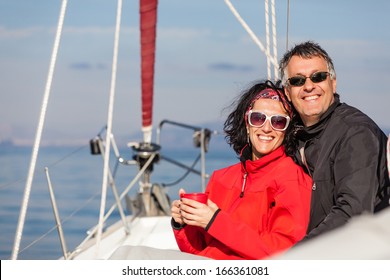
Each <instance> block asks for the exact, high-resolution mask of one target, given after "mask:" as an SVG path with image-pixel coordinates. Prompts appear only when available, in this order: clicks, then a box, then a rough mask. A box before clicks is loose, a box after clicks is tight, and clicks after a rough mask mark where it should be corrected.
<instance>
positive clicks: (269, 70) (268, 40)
mask: <svg viewBox="0 0 390 280" xmlns="http://www.w3.org/2000/svg"><path fill="white" fill-rule="evenodd" d="M268 6H269V2H268V0H265V1H264V13H265V15H264V18H265V39H266V44H267V52H270V39H269V36H270V35H269V9H268ZM267 75H268V80H271V61H270V58H269V57H268V56H267Z"/></svg>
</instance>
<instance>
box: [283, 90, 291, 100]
mask: <svg viewBox="0 0 390 280" xmlns="http://www.w3.org/2000/svg"><path fill="white" fill-rule="evenodd" d="M283 88H284V93H285V94H286V96H287V99H288V101H290V102H291V97H290V90H289V89H288V87H283Z"/></svg>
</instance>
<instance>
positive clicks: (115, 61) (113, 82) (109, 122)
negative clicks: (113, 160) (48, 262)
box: [96, 0, 122, 257]
mask: <svg viewBox="0 0 390 280" xmlns="http://www.w3.org/2000/svg"><path fill="white" fill-rule="evenodd" d="M121 16H122V0H118V6H117V17H116V26H115V39H114V51H113V61H112V76H111V87H110V97H109V105H108V116H107V134H106V150H105V155H104V168H103V179H102V197H101V204H100V214H99V223H98V227H97V236H96V257H98V255H99V247H100V241H101V238H102V232H103V223H104V210H105V207H106V197H107V185H108V172H109V161H110V153H111V134H112V120H113V111H114V97H115V86H116V73H117V65H118V49H119V35H120V25H121Z"/></svg>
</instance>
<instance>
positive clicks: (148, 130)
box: [140, 0, 158, 143]
mask: <svg viewBox="0 0 390 280" xmlns="http://www.w3.org/2000/svg"><path fill="white" fill-rule="evenodd" d="M157 2H158V0H140V33H141V91H142V131H143V133H144V142H145V143H151V138H152V117H153V89H154V88H153V85H154V62H155V53H156V22H157Z"/></svg>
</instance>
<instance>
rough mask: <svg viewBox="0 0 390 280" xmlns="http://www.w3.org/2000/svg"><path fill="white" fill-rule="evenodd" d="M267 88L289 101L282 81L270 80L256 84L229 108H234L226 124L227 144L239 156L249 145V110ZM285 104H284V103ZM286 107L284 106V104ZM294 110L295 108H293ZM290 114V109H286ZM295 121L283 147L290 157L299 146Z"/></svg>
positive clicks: (288, 131) (288, 129) (290, 126)
mask: <svg viewBox="0 0 390 280" xmlns="http://www.w3.org/2000/svg"><path fill="white" fill-rule="evenodd" d="M266 88H271V89H273V90H275V91H277V92H278V93H280V94H282V95H283V96H280V98H281V100H282V99H284V100H286V101H287V97H286V95H285V93H284V90H283V88H282V86H281V81H277V82H276V83H275V84H274V83H273V82H271V81H270V80H266V81H260V82H255V83H254V84H252V85H251V86H250V87H249V88H248V89H246V90H244V91H243V93H242V94H241V95H240V96H238V97H237V99H236V100H235V101H233V103H232V104H231V105H230V106H229V107H228V108H232V107H233V108H234V109H233V110H232V112H231V113H230V114H229V116H228V117H227V119H226V121H225V123H224V128H223V130H224V132H225V134H226V135H225V139H226V141H227V143H228V144H229V145H230V146H231V147H232V148H233V150H234V151H235V152H236V154H237V155H239V154H240V153H241V151H242V149H243V148H244V147H245V146H246V145H247V144H248V142H247V141H248V136H247V130H246V123H245V113H246V112H247V110H248V108H249V107H250V106H251V102H253V99H254V98H255V97H256V95H257V94H258V93H259V92H261V91H262V90H264V89H266ZM287 102H288V101H287ZM282 103H283V102H282ZM283 106H284V104H283ZM292 109H293V108H292ZM285 110H286V111H287V112H288V111H289V110H288V108H285ZM295 115H296V111H295V110H294V109H293V116H292V118H291V119H292V120H294V119H295V117H294V116H295ZM293 128H294V125H293V121H292V122H290V125H289V126H288V128H287V130H286V134H285V137H284V140H283V145H284V146H285V151H286V154H287V155H289V156H293V155H294V153H295V151H296V149H297V144H296V140H295V137H294V133H293Z"/></svg>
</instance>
